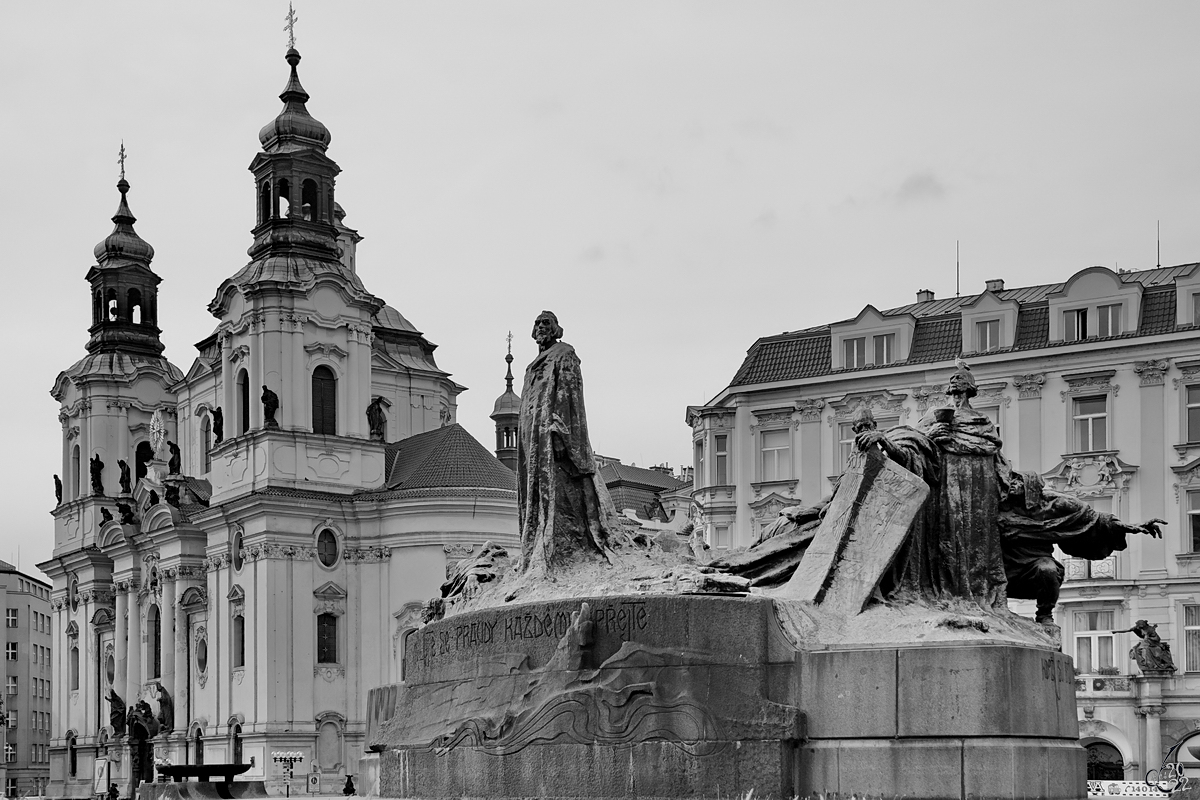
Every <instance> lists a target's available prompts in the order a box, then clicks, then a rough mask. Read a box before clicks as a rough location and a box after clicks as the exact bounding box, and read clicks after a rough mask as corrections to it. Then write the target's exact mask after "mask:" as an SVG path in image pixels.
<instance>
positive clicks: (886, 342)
mask: <svg viewBox="0 0 1200 800" xmlns="http://www.w3.org/2000/svg"><path fill="white" fill-rule="evenodd" d="M871 343H872V345H873V346H874V348H875V366H877V367H878V366H880V365H883V364H891V363H892V362H893V361H895V360H896V334H894V333H883V334H880V335H878V336H874V337H872V340H871Z"/></svg>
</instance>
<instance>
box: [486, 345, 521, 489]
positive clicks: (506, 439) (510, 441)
mask: <svg viewBox="0 0 1200 800" xmlns="http://www.w3.org/2000/svg"><path fill="white" fill-rule="evenodd" d="M504 360H505V361H506V362H508V374H507V375H505V376H504V394H502V395H500V396H499V397H497V398H496V405H495V407H494V408H493V409H492V419H493V420H495V422H496V458H498V459H500V463H501V464H503V465H504V466H506V467H508V468H509V469H511V470H512V471H513V472H516V471H517V427H518V423H519V421H520V418H521V396H520V395H518V394H517V393H516V392H514V391H513V374H512V362H513V357H512V331H509V332H508V355H506V356H505V357H504Z"/></svg>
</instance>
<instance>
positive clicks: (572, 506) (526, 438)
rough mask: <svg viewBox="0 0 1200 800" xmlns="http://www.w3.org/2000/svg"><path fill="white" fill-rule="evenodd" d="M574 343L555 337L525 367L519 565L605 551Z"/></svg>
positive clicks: (602, 507) (605, 501)
mask: <svg viewBox="0 0 1200 800" xmlns="http://www.w3.org/2000/svg"><path fill="white" fill-rule="evenodd" d="M597 473H598V470H597V468H596V458H595V456H594V455H593V453H592V445H591V442H590V440H589V439H588V430H587V416H586V415H585V413H584V409H583V375H582V373H581V372H580V369H579V357H578V356H576V355H575V349H574V348H573V347H571V345H569V344H566V343H564V342H556V343H555V344H553V345H551V346H550V347H548V348H546V349H545V350H543V351H542V352H541V353H539V354H538V355H537V357H536V358H534V359H533V361H531V362H530V364H529V366H528V367H527V368H526V370H525V383H524V386H523V387H522V389H521V417H520V435H519V437H518V440H517V493H518V505H519V507H520V526H521V570H522V571H525V570H528V569H531V568H533V569H545V570H553V569H555V568H557V567H562V566H565V565H566V564H568V563H570V562H571V561H574V560H578V559H579V558H586V557H589V556H590V557H606V554H607V551H608V528H607V526H606V523H605V520H606V518H607V517H608V516H609V515H611V514H612V513H613V509H612V500H611V499H610V498H609V496H608V490H607V489H605V487H604V484H603V482H602V481H601V480H600V478H599V475H598V474H597Z"/></svg>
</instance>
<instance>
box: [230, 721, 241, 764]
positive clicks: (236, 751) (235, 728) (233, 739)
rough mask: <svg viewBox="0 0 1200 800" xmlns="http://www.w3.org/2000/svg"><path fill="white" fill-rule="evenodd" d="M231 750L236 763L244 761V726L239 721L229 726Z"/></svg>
mask: <svg viewBox="0 0 1200 800" xmlns="http://www.w3.org/2000/svg"><path fill="white" fill-rule="evenodd" d="M229 738H230V743H229V744H230V748H229V749H230V750H232V751H233V758H232V759H231V760H232V761H233V763H234V764H240V763H242V726H241V725H239V724H238V723H236V722H235V723H233V724H232V725H230V726H229Z"/></svg>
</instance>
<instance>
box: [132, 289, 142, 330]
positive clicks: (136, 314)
mask: <svg viewBox="0 0 1200 800" xmlns="http://www.w3.org/2000/svg"><path fill="white" fill-rule="evenodd" d="M142 316H143V315H142V293H141V292H139V291H138V290H137V289H130V290H129V321H130V322H132V323H133V324H134V325H141V324H142Z"/></svg>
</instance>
